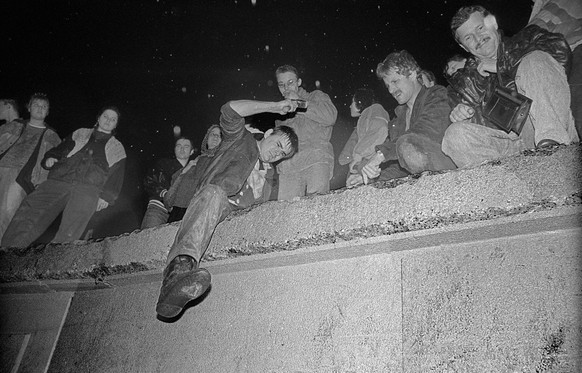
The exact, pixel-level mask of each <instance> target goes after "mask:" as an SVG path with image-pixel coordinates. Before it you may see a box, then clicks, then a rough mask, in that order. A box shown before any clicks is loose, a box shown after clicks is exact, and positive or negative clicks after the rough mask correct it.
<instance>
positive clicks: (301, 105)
mask: <svg viewBox="0 0 582 373" xmlns="http://www.w3.org/2000/svg"><path fill="white" fill-rule="evenodd" d="M291 101H295V102H296V103H297V108H298V109H306V108H307V102H305V100H301V99H295V98H294V99H291Z"/></svg>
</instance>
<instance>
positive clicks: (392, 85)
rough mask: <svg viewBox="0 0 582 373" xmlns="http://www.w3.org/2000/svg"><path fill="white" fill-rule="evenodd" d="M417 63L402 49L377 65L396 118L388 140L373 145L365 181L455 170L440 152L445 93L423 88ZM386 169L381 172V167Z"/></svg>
mask: <svg viewBox="0 0 582 373" xmlns="http://www.w3.org/2000/svg"><path fill="white" fill-rule="evenodd" d="M420 73H421V69H420V67H419V66H418V63H417V62H416V60H415V59H414V57H412V55H410V53H408V52H407V51H405V50H403V51H400V52H393V53H390V54H389V55H388V57H386V59H385V60H384V61H383V62H381V63H379V64H378V67H377V69H376V75H377V76H378V77H379V78H381V79H382V80H383V81H384V84H385V85H386V88H388V91H389V92H390V94H391V95H392V96H393V97H394V98H395V99H396V101H398V104H399V106H398V107H397V108H396V109H395V113H396V117H395V118H394V119H392V120H391V121H390V123H389V124H388V137H387V138H386V141H384V143H383V144H381V145H377V146H376V154H375V155H374V156H373V157H372V158H371V159H370V160H369V161H368V163H367V164H366V165H365V166H364V167H363V169H362V176H363V179H364V182H365V183H367V182H368V180H369V179H373V178H376V177H378V176H380V177H379V179H378V180H391V179H395V178H399V177H404V176H407V175H409V174H416V173H420V172H423V171H441V170H450V169H454V168H456V167H455V165H454V163H453V162H452V161H451V159H450V158H449V157H447V156H446V155H445V154H443V152H442V151H441V140H442V138H443V135H444V133H445V130H446V129H447V127H448V126H449V124H450V122H449V112H450V111H451V108H450V106H449V101H448V96H447V90H446V88H445V87H443V86H441V85H438V84H437V85H434V86H432V87H430V88H426V87H425V86H424V85H423V84H422V78H421V76H420ZM384 162H387V163H388V167H386V168H384V169H383V170H380V164H381V163H384Z"/></svg>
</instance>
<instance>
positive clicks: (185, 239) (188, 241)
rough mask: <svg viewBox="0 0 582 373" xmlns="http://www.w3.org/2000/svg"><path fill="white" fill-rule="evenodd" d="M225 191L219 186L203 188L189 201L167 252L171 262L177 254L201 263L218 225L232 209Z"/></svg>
mask: <svg viewBox="0 0 582 373" xmlns="http://www.w3.org/2000/svg"><path fill="white" fill-rule="evenodd" d="M233 207H234V206H233V205H231V204H230V202H228V197H227V196H226V193H224V191H223V190H222V189H221V188H220V187H218V186H216V185H207V186H205V187H204V188H202V189H201V190H200V191H199V192H198V193H197V194H196V195H195V196H194V198H192V200H191V201H190V204H189V205H188V209H187V210H186V214H185V215H184V217H183V219H182V222H181V223H180V227H179V228H178V232H177V233H176V238H175V239H174V243H173V244H172V247H171V249H170V252H169V254H168V261H167V263H170V262H171V261H172V260H173V259H174V258H175V257H176V256H178V255H190V256H191V257H193V258H194V259H196V261H197V262H198V263H200V259H202V257H203V256H204V253H205V252H206V249H207V248H208V245H209V244H210V239H211V238H212V234H213V233H214V229H215V228H216V226H217V225H218V224H219V223H220V222H221V221H223V220H224V219H225V218H226V217H227V216H228V214H229V213H230V212H231V211H232V210H233Z"/></svg>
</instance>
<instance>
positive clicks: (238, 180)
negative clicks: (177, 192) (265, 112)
mask: <svg viewBox="0 0 582 373" xmlns="http://www.w3.org/2000/svg"><path fill="white" fill-rule="evenodd" d="M220 113H221V115H220V128H221V130H222V142H221V143H220V145H219V147H218V148H217V150H216V152H215V154H214V156H213V157H212V158H208V157H207V159H206V160H205V161H204V163H203V164H200V163H199V164H197V165H196V167H195V175H194V177H192V179H191V180H192V184H191V187H192V188H193V190H194V195H196V193H198V191H199V190H200V189H202V188H203V187H204V186H206V185H209V184H213V185H217V186H219V187H220V188H222V190H224V192H225V193H226V195H227V196H228V197H233V196H235V195H237V194H238V193H239V192H241V190H242V189H243V186H244V185H245V184H246V181H247V178H248V177H249V175H250V174H251V171H252V170H253V168H254V167H255V164H256V163H257V161H258V159H259V148H258V146H257V141H256V140H255V138H254V136H253V134H252V133H250V132H249V131H247V130H246V128H245V120H244V118H243V117H241V116H240V115H239V114H238V113H237V112H236V111H234V110H233V109H232V108H231V107H230V104H229V103H226V104H224V105H223V106H222V108H221V109H220ZM251 196H252V192H251ZM253 202H254V199H252V200H245V201H244V202H243V203H240V204H239V206H240V207H243V208H244V207H248V206H250V205H251V204H252V203H253Z"/></svg>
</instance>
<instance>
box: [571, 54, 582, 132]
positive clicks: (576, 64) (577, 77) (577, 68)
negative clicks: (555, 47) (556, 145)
mask: <svg viewBox="0 0 582 373" xmlns="http://www.w3.org/2000/svg"><path fill="white" fill-rule="evenodd" d="M568 84H570V95H571V96H572V97H571V100H572V101H571V102H570V107H571V108H572V115H573V116H574V123H575V124H576V131H578V137H579V138H580V139H582V44H580V45H579V46H577V47H576V49H574V51H573V52H572V68H571V70H570V74H569V75H568Z"/></svg>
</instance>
